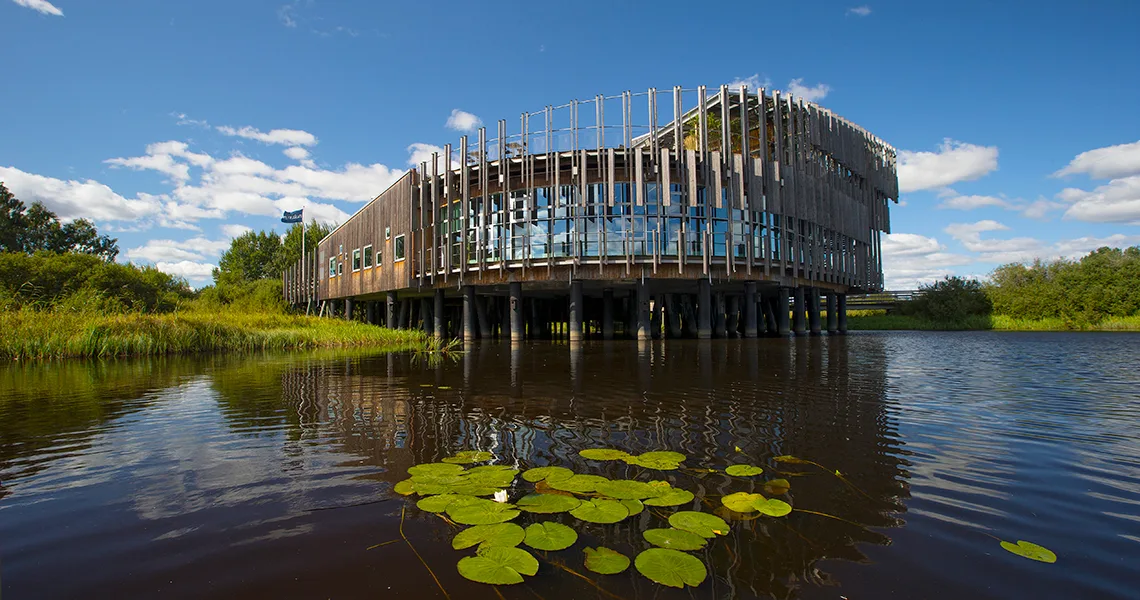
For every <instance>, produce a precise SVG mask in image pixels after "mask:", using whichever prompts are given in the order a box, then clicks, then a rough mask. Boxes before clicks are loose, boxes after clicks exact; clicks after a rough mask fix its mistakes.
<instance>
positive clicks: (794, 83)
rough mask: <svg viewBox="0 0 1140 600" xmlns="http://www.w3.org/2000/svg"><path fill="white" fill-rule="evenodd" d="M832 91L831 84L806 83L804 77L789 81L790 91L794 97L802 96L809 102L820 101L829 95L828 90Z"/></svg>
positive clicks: (801, 97)
mask: <svg viewBox="0 0 1140 600" xmlns="http://www.w3.org/2000/svg"><path fill="white" fill-rule="evenodd" d="M830 91H831V86H829V85H827V84H826V83H819V84H816V85H814V86H810V87H809V86H806V85H804V80H803V78H802V77H801V78H798V79H793V80H791V81H789V82H788V93H789V94H791V95H792V97H793V98H800V99H802V100H806V101H808V102H819V101H820V100H823V99H824V98H826V97H827V94H828V92H830Z"/></svg>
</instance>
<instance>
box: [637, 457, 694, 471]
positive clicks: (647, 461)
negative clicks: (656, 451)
mask: <svg viewBox="0 0 1140 600" xmlns="http://www.w3.org/2000/svg"><path fill="white" fill-rule="evenodd" d="M622 460H624V461H625V463H626V464H629V465H635V466H638V467H643V468H646V469H653V470H655V471H673V470H676V469H680V468H681V463H679V462H677V461H672V460H667V459H664V458H645V455H641V456H630V457H629V458H623V459H622Z"/></svg>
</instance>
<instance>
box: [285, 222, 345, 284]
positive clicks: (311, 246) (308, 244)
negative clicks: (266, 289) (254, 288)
mask: <svg viewBox="0 0 1140 600" xmlns="http://www.w3.org/2000/svg"><path fill="white" fill-rule="evenodd" d="M330 233H332V227H330V226H328V225H322V224H320V223H311V224H309V225H307V226H306V227H305V251H307V252H309V253H310V254H311V253H313V252H315V251H316V250H317V244H318V243H319V242H320V241H321V240H322V239H324V237H325V236H327V235H328V234H330ZM277 258H278V264H277V268H276V269H275V272H276V273H277V275H278V276H280V275H281V272H282V271H284V270H285V269H287V268H289V267H291V266H293V265H294V264H296V263H297V261H299V260H301V224H300V223H297V224H294V225H293V226H292V227H290V228H289V231H287V232H286V233H285V240H284V241H283V242H282V243H281V252H280V253H279V254H278V257H277Z"/></svg>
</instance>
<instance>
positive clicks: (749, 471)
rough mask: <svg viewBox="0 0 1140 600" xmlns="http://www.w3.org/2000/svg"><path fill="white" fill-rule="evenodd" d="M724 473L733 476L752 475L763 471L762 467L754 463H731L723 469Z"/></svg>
mask: <svg viewBox="0 0 1140 600" xmlns="http://www.w3.org/2000/svg"><path fill="white" fill-rule="evenodd" d="M724 472H725V473H728V474H729V475H732V476H733V477H752V476H753V475H759V474H761V473H763V472H764V469H762V468H760V467H757V466H754V465H732V466H731V467H729V468H727V469H725V470H724Z"/></svg>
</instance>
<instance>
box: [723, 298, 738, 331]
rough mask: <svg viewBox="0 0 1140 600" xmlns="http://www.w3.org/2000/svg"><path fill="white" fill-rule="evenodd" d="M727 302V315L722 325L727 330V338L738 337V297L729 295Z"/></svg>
mask: <svg viewBox="0 0 1140 600" xmlns="http://www.w3.org/2000/svg"><path fill="white" fill-rule="evenodd" d="M727 301H728V315H727V316H725V319H724V324H725V327H726V328H727V330H728V336H729V337H736V336H738V335H740V296H738V295H736V294H730V295H729V296H728V298H727Z"/></svg>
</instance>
